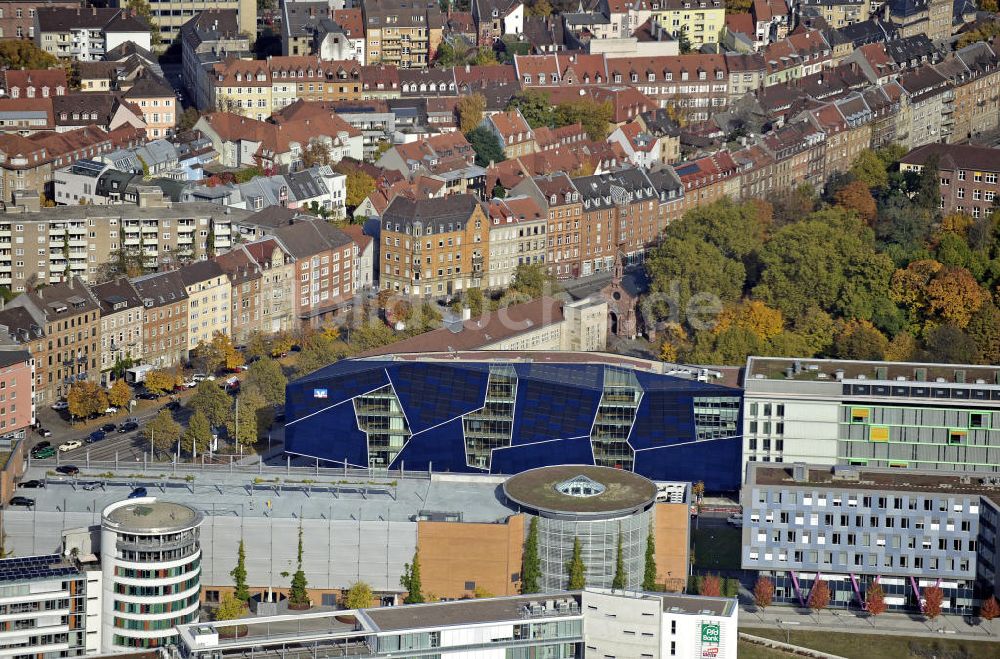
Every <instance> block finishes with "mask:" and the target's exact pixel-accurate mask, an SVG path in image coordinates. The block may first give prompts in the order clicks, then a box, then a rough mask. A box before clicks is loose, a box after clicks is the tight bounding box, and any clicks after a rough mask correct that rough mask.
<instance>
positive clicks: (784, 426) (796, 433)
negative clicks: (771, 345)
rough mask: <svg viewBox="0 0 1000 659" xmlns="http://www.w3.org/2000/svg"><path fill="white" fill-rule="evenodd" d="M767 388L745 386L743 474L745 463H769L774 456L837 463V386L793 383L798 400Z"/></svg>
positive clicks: (755, 383)
mask: <svg viewBox="0 0 1000 659" xmlns="http://www.w3.org/2000/svg"><path fill="white" fill-rule="evenodd" d="M767 385H768V382H767V381H754V380H748V381H747V383H746V388H745V390H744V399H743V463H742V471H741V473H746V466H747V462H748V461H751V460H754V461H766V462H771V461H774V458H776V457H781V461H782V462H805V463H807V464H816V465H833V464H836V463H837V437H838V424H839V416H840V392H841V386H840V383H837V382H796V383H795V385H796V388H797V389H798V394H796V395H789V394H788V393H786V392H785V391H782V390H781V389H783V387H781V388H775V387H770V386H767ZM779 442H780V444H779ZM764 458H768V459H767V460H764Z"/></svg>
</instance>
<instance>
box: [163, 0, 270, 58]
mask: <svg viewBox="0 0 1000 659" xmlns="http://www.w3.org/2000/svg"><path fill="white" fill-rule="evenodd" d="M151 9H152V11H151V16H150V18H152V20H153V22H154V23H156V24H157V25H158V26H159V27H160V38H161V43H162V45H163V47H164V48H165V47H167V46H168V45H170V44H171V43H172V42H173V41H174V39H176V38H177V37H178V36H179V35H180V31H181V28H182V27H183V26H184V24H185V23H187V22H188V21H190V20H191V19H192V18H193V17H194V16H196V15H198V14H199V13H201V12H202V11H204V10H205V9H214V10H223V11H225V10H228V11H235V12H236V15H237V20H238V23H239V31H240V32H241V33H243V34H246V35H255V34H257V3H256V2H254V0H213V2H212V3H211V7H204V6H201V4H200V3H193V2H190V1H189V0H163V1H161V2H154V3H152V5H151Z"/></svg>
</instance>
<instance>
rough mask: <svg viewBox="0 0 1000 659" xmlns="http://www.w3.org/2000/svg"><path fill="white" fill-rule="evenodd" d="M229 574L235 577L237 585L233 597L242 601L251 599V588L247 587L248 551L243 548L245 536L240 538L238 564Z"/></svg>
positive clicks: (234, 580)
mask: <svg viewBox="0 0 1000 659" xmlns="http://www.w3.org/2000/svg"><path fill="white" fill-rule="evenodd" d="M229 576H231V577H232V578H233V585H234V586H235V587H236V588H235V589H234V590H233V597H235V598H236V599H237V600H239V601H241V602H247V601H249V599H250V589H249V588H247V553H246V550H245V549H244V548H243V538H240V547H239V549H238V550H237V551H236V566H235V567H234V568H233V570H232V572H230V573H229Z"/></svg>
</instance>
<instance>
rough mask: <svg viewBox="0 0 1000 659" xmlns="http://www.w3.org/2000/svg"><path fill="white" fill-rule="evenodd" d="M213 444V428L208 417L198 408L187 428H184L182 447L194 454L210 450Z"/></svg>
mask: <svg viewBox="0 0 1000 659" xmlns="http://www.w3.org/2000/svg"><path fill="white" fill-rule="evenodd" d="M211 444H212V428H211V427H210V426H209V425H208V419H207V418H206V417H205V413H204V412H202V411H201V410H196V411H195V413H194V414H192V415H191V418H190V419H189V420H188V425H187V428H185V429H184V436H183V442H182V443H181V448H182V449H183V450H185V451H188V452H190V453H191V454H192V455H194V454H195V452H197V453H206V452H208V449H209V447H210V446H211Z"/></svg>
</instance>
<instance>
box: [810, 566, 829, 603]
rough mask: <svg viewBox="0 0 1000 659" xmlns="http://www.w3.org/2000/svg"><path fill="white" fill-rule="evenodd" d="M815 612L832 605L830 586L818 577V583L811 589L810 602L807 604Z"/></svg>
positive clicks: (815, 582) (814, 583)
mask: <svg viewBox="0 0 1000 659" xmlns="http://www.w3.org/2000/svg"><path fill="white" fill-rule="evenodd" d="M806 604H808V605H809V608H810V609H812V610H813V611H822V610H823V609H825V608H826V607H827V606H829V605H830V586H829V584H827V583H826V582H825V581H823V579H820V578H819V575H816V581H814V582H813V586H812V588H810V589H809V600H808V601H807V602H806Z"/></svg>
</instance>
